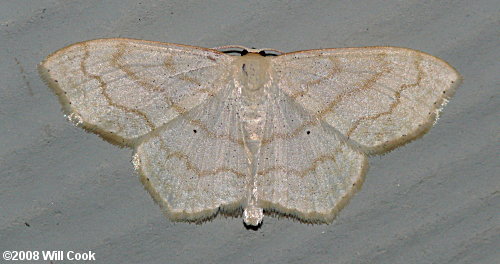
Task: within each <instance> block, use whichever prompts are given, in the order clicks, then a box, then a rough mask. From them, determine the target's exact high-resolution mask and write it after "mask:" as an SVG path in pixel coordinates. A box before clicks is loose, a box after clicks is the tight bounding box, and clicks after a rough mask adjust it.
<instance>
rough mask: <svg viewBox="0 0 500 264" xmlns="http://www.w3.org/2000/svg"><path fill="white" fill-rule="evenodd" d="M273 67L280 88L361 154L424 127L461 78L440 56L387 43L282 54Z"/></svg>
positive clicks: (386, 147)
mask: <svg viewBox="0 0 500 264" xmlns="http://www.w3.org/2000/svg"><path fill="white" fill-rule="evenodd" d="M273 67H274V69H275V75H276V79H277V80H278V87H279V88H280V89H281V90H283V91H284V92H285V93H286V94H288V95H289V96H290V97H292V98H293V99H294V100H295V101H296V102H297V103H298V104H300V105H301V106H302V107H304V108H305V109H306V110H308V111H309V112H310V113H312V114H313V115H314V117H316V118H318V119H320V120H323V121H325V122H326V123H328V124H329V125H331V126H332V127H334V128H335V129H337V130H338V131H339V132H340V133H342V134H343V135H345V136H346V138H348V139H350V140H351V141H353V142H354V143H355V144H358V145H359V146H360V147H361V148H362V149H363V150H364V151H365V152H366V153H383V152H385V151H388V150H391V149H393V148H395V147H397V146H400V145H402V144H404V143H406V142H408V141H410V140H412V139H415V138H418V137H419V136H421V135H423V134H424V133H425V132H427V131H428V130H429V129H430V128H431V127H432V125H433V124H434V122H435V121H436V119H437V118H438V114H439V112H440V110H441V108H442V107H443V106H444V105H445V104H446V102H447V99H448V98H450V96H452V95H453V93H454V92H455V89H456V87H457V86H458V84H459V82H460V80H461V77H460V75H459V73H458V72H457V71H456V70H455V69H454V68H453V67H451V66H450V65H449V64H447V63H446V62H445V61H443V60H441V59H438V58H436V57H433V56H431V55H428V54H425V53H422V52H419V51H415V50H410V49H405V48H392V47H368V48H346V49H323V50H309V51H301V52H293V53H287V54H284V55H281V56H277V57H276V58H274V59H273Z"/></svg>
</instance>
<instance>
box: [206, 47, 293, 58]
mask: <svg viewBox="0 0 500 264" xmlns="http://www.w3.org/2000/svg"><path fill="white" fill-rule="evenodd" d="M213 49H215V50H218V51H220V52H222V53H226V54H229V55H234V56H237V54H239V55H240V56H245V55H248V54H259V55H261V56H264V57H266V56H279V55H281V54H283V53H284V52H283V51H280V50H276V49H267V48H265V49H256V48H247V47H245V46H240V45H227V46H220V47H215V48H213Z"/></svg>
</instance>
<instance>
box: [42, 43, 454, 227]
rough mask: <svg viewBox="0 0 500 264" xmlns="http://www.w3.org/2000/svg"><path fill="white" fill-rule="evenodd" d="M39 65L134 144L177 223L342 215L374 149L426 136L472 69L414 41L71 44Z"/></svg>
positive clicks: (102, 129)
mask: <svg viewBox="0 0 500 264" xmlns="http://www.w3.org/2000/svg"><path fill="white" fill-rule="evenodd" d="M234 55H236V56H234ZM271 55H274V56H271ZM39 72H40V75H41V76H42V78H43V80H45V82H46V83H47V84H48V86H50V87H51V88H52V89H53V90H54V91H55V93H56V94H57V96H58V97H59V100H60V102H61V104H62V107H63V110H64V112H65V113H66V115H67V116H68V118H69V119H70V120H71V121H73V122H74V123H75V124H77V125H79V126H81V127H83V128H85V129H86V130H88V131H90V132H93V133H96V134H98V135H99V136H101V137H102V138H104V139H105V140H107V141H109V142H111V143H114V144H117V145H119V146H127V147H131V148H132V149H133V150H134V156H133V164H134V166H135V168H136V170H137V171H138V174H139V175H140V178H141V181H142V183H143V184H144V185H145V187H146V189H147V190H148V191H149V193H150V194H151V195H152V197H153V198H154V200H155V201H156V202H157V203H158V204H159V205H160V206H161V207H162V208H163V209H164V211H165V213H166V215H167V216H168V217H169V218H170V219H171V220H174V221H190V222H201V221H204V220H208V219H211V218H213V217H215V216H216V215H217V214H219V213H221V214H225V215H236V216H241V215H242V216H243V220H244V223H245V225H247V226H259V225H260V224H261V223H262V221H263V217H264V214H271V215H272V214H277V215H284V216H291V217H294V218H296V219H298V220H300V221H303V222H309V223H331V222H332V221H333V219H334V218H335V215H336V214H337V213H338V212H339V210H340V209H341V208H342V207H343V206H344V205H345V204H346V203H347V201H348V200H349V198H350V197H351V196H352V195H353V194H354V193H355V192H356V191H357V190H358V189H359V188H360V187H361V184H362V183H363V179H364V176H365V174H366V171H367V167H368V161H367V157H368V156H369V155H374V154H381V153H385V152H387V151H389V150H392V149H394V148H396V147H398V146H401V145H403V144H405V143H407V142H409V141H411V140H414V139H416V138H418V137H420V136H422V135H423V134H424V133H426V132H427V131H428V130H429V129H430V128H431V127H432V125H433V124H434V122H435V121H436V120H437V118H438V115H439V112H440V111H441V109H442V107H443V106H444V105H445V104H446V102H447V100H448V98H450V97H451V96H452V95H453V93H454V92H455V89H456V87H457V86H458V84H459V82H460V80H461V77H460V75H459V73H458V72H457V71H456V70H455V69H454V68H453V67H452V66H450V65H449V64H448V63H446V62H445V61H443V60H441V59H438V58H436V57H433V56H431V55H428V54H425V53H423V52H419V51H415V50H411V49H406V48H395V47H365V48H339V49H317V50H305V51H297V52H290V53H283V52H280V51H277V50H270V49H249V48H245V47H242V46H223V47H219V48H214V49H207V48H201V47H195V46H188V45H179V44H171V43H161V42H152V41H144V40H135V39H121V38H114V39H97V40H90V41H85V42H81V43H76V44H73V45H70V46H68V47H66V48H63V49H60V50H58V51H56V52H55V53H53V54H52V55H50V56H48V57H47V58H46V59H45V60H44V61H43V62H42V63H41V64H40V65H39Z"/></svg>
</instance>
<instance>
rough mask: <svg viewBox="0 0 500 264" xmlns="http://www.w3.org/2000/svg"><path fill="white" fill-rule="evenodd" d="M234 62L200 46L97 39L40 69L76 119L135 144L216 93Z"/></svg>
mask: <svg viewBox="0 0 500 264" xmlns="http://www.w3.org/2000/svg"><path fill="white" fill-rule="evenodd" d="M230 61H231V58H230V56H228V55H225V54H223V53H220V52H217V51H215V50H210V49H204V48H199V47H192V46H184V45H177V44H170V43H160V42H151V41H144V40H133V39H98V40H91V41H86V42H81V43H77V44H73V45H71V46H68V47H66V48H63V49H61V50H59V51H56V52H55V53H54V54H52V55H50V56H48V57H47V58H46V59H45V60H44V61H43V62H42V63H41V64H40V66H39V71H40V74H41V76H42V77H43V79H44V80H45V81H46V82H47V83H48V84H49V86H50V87H51V88H52V89H53V90H54V91H55V93H56V94H57V95H58V96H59V99H60V101H61V103H62V105H63V109H64V111H65V112H66V113H67V115H68V117H69V118H70V119H72V121H74V122H76V123H77V124H81V125H82V126H83V127H84V128H86V129H88V130H90V131H92V132H95V133H98V134H99V135H101V136H102V137H103V138H105V139H107V140H109V141H111V142H113V143H118V144H121V145H129V146H132V145H134V144H135V142H136V140H137V139H138V138H139V137H141V136H143V135H145V134H147V133H149V132H151V131H152V130H154V129H156V128H158V127H161V126H162V125H164V124H166V123H167V122H169V121H170V120H172V119H174V118H175V117H177V116H179V115H180V114H182V113H184V112H186V111H189V110H190V109H192V108H194V107H196V106H197V105H199V104H201V103H202V102H204V101H205V100H207V98H209V97H210V96H213V95H214V94H215V93H217V91H218V90H219V89H220V86H217V85H215V83H217V81H218V80H219V79H220V78H224V77H223V76H224V74H226V69H225V67H226V65H227V63H229V62H230Z"/></svg>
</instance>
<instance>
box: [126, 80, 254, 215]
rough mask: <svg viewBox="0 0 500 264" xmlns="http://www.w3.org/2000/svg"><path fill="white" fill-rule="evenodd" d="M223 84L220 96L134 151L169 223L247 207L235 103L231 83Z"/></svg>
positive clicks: (244, 159) (232, 212) (245, 167)
mask: <svg viewBox="0 0 500 264" xmlns="http://www.w3.org/2000/svg"><path fill="white" fill-rule="evenodd" d="M222 83H223V84H226V85H225V88H223V90H221V92H220V93H218V94H217V95H216V96H214V97H213V98H211V99H209V100H207V101H206V102H205V103H203V104H201V105H200V106H198V107H196V108H194V109H192V110H191V111H189V112H188V113H186V114H184V115H181V116H179V117H177V118H176V119H174V120H173V121H172V122H170V123H168V124H167V125H165V126H164V127H162V128H160V129H158V130H156V131H154V132H152V133H151V134H149V135H147V136H146V137H145V138H144V140H143V141H141V143H140V144H139V145H138V147H137V149H136V154H135V155H134V164H135V165H136V168H137V169H138V171H139V173H140V175H141V179H142V182H143V183H144V184H145V186H146V188H147V189H148V191H149V192H150V193H151V195H152V196H153V197H154V198H155V200H156V201H157V202H158V203H159V204H160V205H161V206H162V207H163V208H164V209H165V212H166V215H167V216H168V217H169V218H170V219H172V220H175V221H194V222H200V221H203V220H206V219H210V218H212V217H213V216H215V215H216V214H217V213H218V212H222V213H225V214H230V215H235V214H236V215H238V214H240V213H241V207H242V206H243V205H244V204H245V203H246V198H247V190H248V184H249V177H248V170H249V163H248V157H247V153H246V152H245V149H244V143H243V139H242V134H243V132H242V130H241V125H240V121H239V117H238V114H239V113H238V112H239V105H240V104H239V97H238V96H237V90H236V89H234V85H232V83H231V82H229V81H223V82H222Z"/></svg>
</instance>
